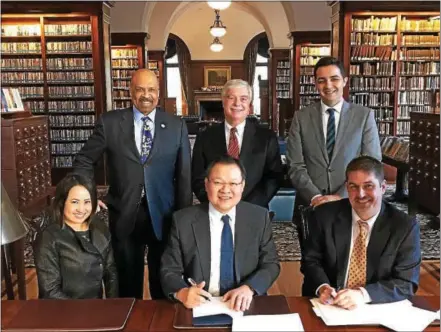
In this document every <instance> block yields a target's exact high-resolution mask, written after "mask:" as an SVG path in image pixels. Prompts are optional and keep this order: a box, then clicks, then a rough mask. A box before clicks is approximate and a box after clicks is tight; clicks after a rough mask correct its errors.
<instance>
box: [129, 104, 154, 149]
mask: <svg viewBox="0 0 441 332" xmlns="http://www.w3.org/2000/svg"><path fill="white" fill-rule="evenodd" d="M147 116H148V117H149V119H150V121H149V123H150V132H151V133H152V139H154V138H155V116H156V108H155V109H154V110H153V111H151V112H150V114H149V115H147ZM143 117H144V114H142V113H141V112H140V111H139V110H138V109H137V108H136V107H135V106H133V124H134V126H135V143H136V148H137V149H138V152H139V153H140V154H141V142H142V128H143V126H144V122H143V121H142V118H143ZM147 121H148V120H147Z"/></svg>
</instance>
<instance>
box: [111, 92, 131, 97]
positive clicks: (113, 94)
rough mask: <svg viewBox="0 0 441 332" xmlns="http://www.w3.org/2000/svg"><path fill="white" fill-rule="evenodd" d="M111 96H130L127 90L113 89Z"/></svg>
mask: <svg viewBox="0 0 441 332" xmlns="http://www.w3.org/2000/svg"><path fill="white" fill-rule="evenodd" d="M112 97H113V98H130V91H129V90H113V91H112Z"/></svg>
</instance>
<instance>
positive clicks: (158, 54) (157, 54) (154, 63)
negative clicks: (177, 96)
mask: <svg viewBox="0 0 441 332" xmlns="http://www.w3.org/2000/svg"><path fill="white" fill-rule="evenodd" d="M164 56H165V52H164V51H148V52H147V59H148V60H147V68H148V69H150V70H153V71H154V72H155V74H156V77H158V80H159V101H158V105H159V106H161V107H162V108H163V109H165V99H164V95H165V91H166V90H165V80H166V77H165V66H164V61H165V60H164Z"/></svg>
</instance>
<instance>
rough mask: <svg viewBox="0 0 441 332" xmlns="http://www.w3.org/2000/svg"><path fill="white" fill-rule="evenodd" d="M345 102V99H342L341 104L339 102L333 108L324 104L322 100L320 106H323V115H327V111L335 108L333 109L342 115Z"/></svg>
mask: <svg viewBox="0 0 441 332" xmlns="http://www.w3.org/2000/svg"><path fill="white" fill-rule="evenodd" d="M343 102H344V100H343V98H342V100H341V101H340V102H338V103H337V104H335V105H334V106H333V107H330V106H328V105H326V104H325V103H324V102H323V100H320V104H321V106H322V113H325V112H326V111H327V110H328V108H333V109H335V111H336V112H337V113H339V114H340V113H341V109H342V107H343Z"/></svg>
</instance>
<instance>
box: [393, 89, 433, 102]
mask: <svg viewBox="0 0 441 332" xmlns="http://www.w3.org/2000/svg"><path fill="white" fill-rule="evenodd" d="M432 98H433V95H432V93H431V92H429V91H400V92H398V103H399V104H400V105H431V104H432Z"/></svg>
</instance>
